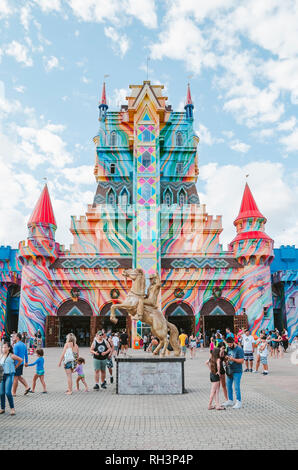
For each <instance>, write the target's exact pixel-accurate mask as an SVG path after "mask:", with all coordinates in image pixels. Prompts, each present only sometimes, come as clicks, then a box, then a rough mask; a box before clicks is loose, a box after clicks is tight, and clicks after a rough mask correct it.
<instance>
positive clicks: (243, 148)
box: [230, 140, 250, 153]
mask: <svg viewBox="0 0 298 470" xmlns="http://www.w3.org/2000/svg"><path fill="white" fill-rule="evenodd" d="M230 148H231V149H232V150H235V152H240V153H247V152H248V151H249V149H250V145H248V144H245V143H244V142H240V141H239V140H235V141H233V142H231V143H230Z"/></svg>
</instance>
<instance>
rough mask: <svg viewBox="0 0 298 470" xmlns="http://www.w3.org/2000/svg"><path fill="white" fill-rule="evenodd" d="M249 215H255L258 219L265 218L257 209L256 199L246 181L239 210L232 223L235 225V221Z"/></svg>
mask: <svg viewBox="0 0 298 470" xmlns="http://www.w3.org/2000/svg"><path fill="white" fill-rule="evenodd" d="M249 217H257V218H259V219H265V221H266V218H265V217H264V216H263V215H262V214H261V212H260V211H259V209H258V206H257V204H256V201H255V200H254V197H253V195H252V193H251V190H250V188H249V186H248V184H247V183H246V184H245V188H244V193H243V197H242V202H241V207H240V211H239V214H238V217H237V218H236V219H235V221H234V225H236V222H237V221H238V220H239V219H244V218H249Z"/></svg>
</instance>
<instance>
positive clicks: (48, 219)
mask: <svg viewBox="0 0 298 470" xmlns="http://www.w3.org/2000/svg"><path fill="white" fill-rule="evenodd" d="M27 225H28V231H29V233H28V244H27V245H26V244H25V242H21V243H20V247H19V250H20V254H19V257H20V260H21V261H22V262H24V260H25V259H27V261H28V262H29V264H30V261H29V260H30V259H32V260H33V262H37V263H38V264H40V262H41V260H42V259H43V260H44V261H47V263H52V262H53V261H54V260H55V259H56V258H57V253H58V247H59V245H58V244H57V243H55V232H56V229H57V224H56V220H55V216H54V211H53V207H52V203H51V199H50V195H49V191H48V187H47V185H46V184H45V186H44V188H43V190H42V193H41V195H40V197H39V199H38V201H37V204H36V206H35V208H34V210H33V212H32V215H31V217H30V219H29V221H28V224H27Z"/></svg>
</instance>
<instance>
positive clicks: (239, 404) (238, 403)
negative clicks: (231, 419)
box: [233, 400, 242, 410]
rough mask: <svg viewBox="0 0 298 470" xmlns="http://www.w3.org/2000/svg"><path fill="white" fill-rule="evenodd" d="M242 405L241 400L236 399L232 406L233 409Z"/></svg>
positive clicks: (237, 408)
mask: <svg viewBox="0 0 298 470" xmlns="http://www.w3.org/2000/svg"><path fill="white" fill-rule="evenodd" d="M241 407H242V403H241V401H238V400H236V403H235V405H234V406H233V410H239V408H241Z"/></svg>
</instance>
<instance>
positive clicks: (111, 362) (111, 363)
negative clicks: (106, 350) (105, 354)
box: [106, 357, 113, 369]
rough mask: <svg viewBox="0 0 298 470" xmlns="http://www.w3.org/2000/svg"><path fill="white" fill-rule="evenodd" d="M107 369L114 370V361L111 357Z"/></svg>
mask: <svg viewBox="0 0 298 470" xmlns="http://www.w3.org/2000/svg"><path fill="white" fill-rule="evenodd" d="M106 361H107V368H108V369H112V368H113V359H112V358H111V357H109V358H108V359H107V360H106Z"/></svg>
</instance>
